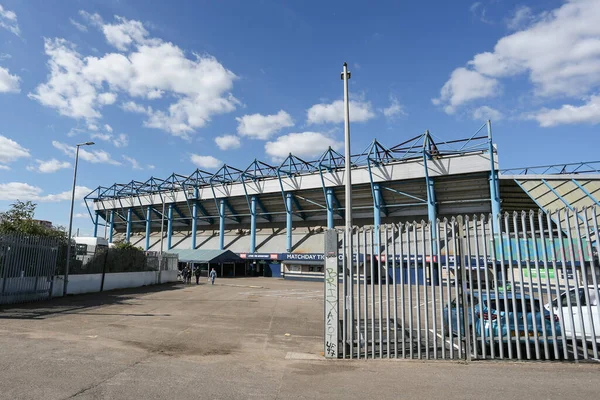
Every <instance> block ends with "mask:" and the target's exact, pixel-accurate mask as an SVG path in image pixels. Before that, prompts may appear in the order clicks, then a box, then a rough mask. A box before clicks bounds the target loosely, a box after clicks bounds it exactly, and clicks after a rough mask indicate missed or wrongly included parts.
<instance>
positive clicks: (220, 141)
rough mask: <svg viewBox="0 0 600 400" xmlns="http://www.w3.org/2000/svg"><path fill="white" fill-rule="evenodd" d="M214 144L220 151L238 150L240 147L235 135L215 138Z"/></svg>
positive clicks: (238, 139)
mask: <svg viewBox="0 0 600 400" xmlns="http://www.w3.org/2000/svg"><path fill="white" fill-rule="evenodd" d="M215 143H216V144H217V146H218V147H219V148H220V149H221V150H229V149H238V148H239V147H240V146H241V143H240V138H239V137H237V136H235V135H223V136H217V137H216V138H215Z"/></svg>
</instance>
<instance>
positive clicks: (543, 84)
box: [437, 0, 600, 113]
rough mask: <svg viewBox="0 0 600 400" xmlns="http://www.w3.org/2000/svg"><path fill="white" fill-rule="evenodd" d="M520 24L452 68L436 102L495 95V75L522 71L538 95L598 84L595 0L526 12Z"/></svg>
mask: <svg viewBox="0 0 600 400" xmlns="http://www.w3.org/2000/svg"><path fill="white" fill-rule="evenodd" d="M519 19H520V20H521V21H520V22H521V23H523V21H526V20H527V19H529V20H530V21H532V23H530V24H529V25H528V26H527V27H526V28H525V29H523V30H520V31H518V32H515V33H512V34H510V35H508V36H505V37H503V38H501V39H500V40H499V41H498V42H497V43H496V45H495V47H494V49H493V51H490V52H484V53H480V54H477V55H475V56H474V57H473V59H472V60H471V61H470V62H468V63H467V68H468V69H467V68H458V69H456V70H455V71H454V72H453V73H452V75H451V77H450V80H449V81H448V82H446V84H445V85H444V87H443V88H442V93H441V95H440V98H439V99H437V100H438V103H439V104H442V105H444V106H445V108H446V110H447V111H448V112H450V113H451V112H454V111H455V109H456V107H458V106H460V105H462V104H464V103H466V102H468V101H471V100H474V99H478V98H486V97H491V96H493V95H495V94H497V90H496V89H498V88H499V82H498V81H497V79H500V78H507V77H513V76H518V75H520V74H527V76H528V78H529V81H530V82H531V84H532V85H533V89H534V94H535V95H536V96H538V97H539V98H542V99H544V98H548V97H558V96H568V97H580V96H585V95H590V94H593V93H596V92H597V90H598V88H599V87H600V24H599V23H598V21H599V20H600V1H597V0H566V1H565V3H564V4H563V5H562V6H561V7H559V8H556V9H553V10H551V11H547V12H544V13H541V14H539V15H537V16H533V17H532V16H529V15H528V12H527V11H526V10H522V11H521V13H520V15H519Z"/></svg>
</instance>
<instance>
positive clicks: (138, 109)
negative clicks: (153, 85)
mask: <svg viewBox="0 0 600 400" xmlns="http://www.w3.org/2000/svg"><path fill="white" fill-rule="evenodd" d="M121 108H122V109H123V110H125V111H129V112H135V113H139V114H150V113H151V112H152V109H151V108H150V109H147V108H145V107H144V106H142V105H139V104H137V103H136V102H133V101H128V102H126V103H123V104H121Z"/></svg>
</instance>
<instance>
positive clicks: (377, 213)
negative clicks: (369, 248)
mask: <svg viewBox="0 0 600 400" xmlns="http://www.w3.org/2000/svg"><path fill="white" fill-rule="evenodd" d="M373 225H374V228H375V248H376V250H375V251H376V253H375V254H379V253H380V251H381V246H380V243H379V240H380V238H381V235H380V234H379V228H380V227H381V191H380V190H379V184H377V183H376V184H374V185H373Z"/></svg>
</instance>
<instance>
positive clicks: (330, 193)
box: [325, 188, 335, 229]
mask: <svg viewBox="0 0 600 400" xmlns="http://www.w3.org/2000/svg"><path fill="white" fill-rule="evenodd" d="M326 190H327V195H326V197H325V199H326V201H327V229H333V228H334V226H335V225H334V222H333V197H334V196H335V195H334V193H333V188H327V189H326Z"/></svg>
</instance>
